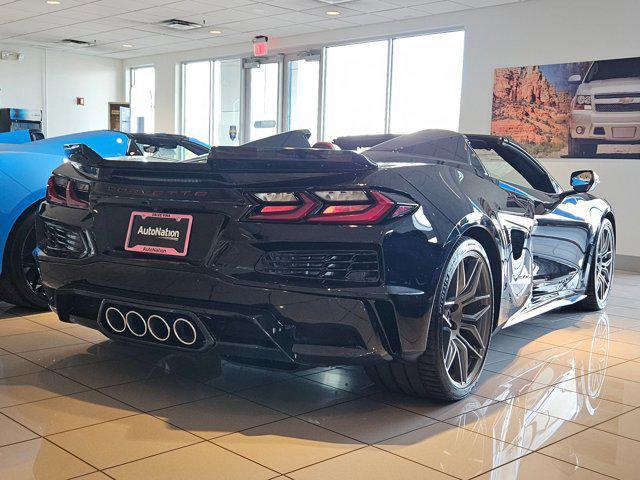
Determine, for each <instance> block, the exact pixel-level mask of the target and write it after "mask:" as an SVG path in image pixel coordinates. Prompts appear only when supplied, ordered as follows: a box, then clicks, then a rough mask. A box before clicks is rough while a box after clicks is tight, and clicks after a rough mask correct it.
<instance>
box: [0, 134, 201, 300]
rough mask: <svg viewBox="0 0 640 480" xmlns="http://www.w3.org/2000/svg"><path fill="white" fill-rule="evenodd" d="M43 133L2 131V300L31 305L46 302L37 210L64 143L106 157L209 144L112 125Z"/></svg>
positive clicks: (188, 150)
mask: <svg viewBox="0 0 640 480" xmlns="http://www.w3.org/2000/svg"><path fill="white" fill-rule="evenodd" d="M38 138H42V137H41V136H39V135H38V134H37V133H35V132H33V131H28V130H24V131H18V132H9V133H0V258H1V259H2V263H1V264H0V300H4V301H6V302H9V303H12V304H15V305H21V306H26V307H31V308H34V307H35V308H46V307H47V301H46V298H45V296H44V293H43V292H42V285H41V283H40V274H39V271H38V268H37V264H36V261H35V258H34V256H33V251H34V249H35V247H36V237H35V229H34V219H35V213H36V210H37V208H38V205H39V204H40V202H42V200H44V198H45V192H46V186H47V181H48V179H49V177H50V176H51V172H52V171H53V169H54V168H56V167H57V166H59V165H60V164H61V163H63V162H64V161H65V158H64V146H65V145H68V144H75V143H83V144H86V145H89V146H90V147H91V148H92V149H94V150H95V151H96V152H98V153H99V154H100V155H101V156H103V157H111V158H113V157H125V156H148V157H153V158H154V160H156V161H157V160H162V159H166V160H173V161H175V160H186V159H188V158H191V157H195V156H198V155H203V154H205V153H207V152H208V151H209V149H210V147H209V145H207V144H204V143H202V142H200V141H198V140H195V139H193V138H188V137H184V136H180V135H170V134H129V133H123V132H117V131H110V130H100V131H95V132H85V133H78V134H73V135H65V136H61V137H55V138H50V139H47V140H39V139H38Z"/></svg>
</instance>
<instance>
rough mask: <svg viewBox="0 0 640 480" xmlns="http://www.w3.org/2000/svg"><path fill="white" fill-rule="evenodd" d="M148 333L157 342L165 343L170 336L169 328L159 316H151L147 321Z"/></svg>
mask: <svg viewBox="0 0 640 480" xmlns="http://www.w3.org/2000/svg"><path fill="white" fill-rule="evenodd" d="M147 326H148V327H149V333H150V334H151V336H152V337H153V338H155V339H156V340H158V341H159V342H166V341H167V340H169V337H170V336H171V327H169V324H168V323H167V321H166V320H165V319H164V318H162V317H161V316H160V315H151V316H150V317H149V319H148V320H147Z"/></svg>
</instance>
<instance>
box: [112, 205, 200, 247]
mask: <svg viewBox="0 0 640 480" xmlns="http://www.w3.org/2000/svg"><path fill="white" fill-rule="evenodd" d="M192 223H193V216H191V215H177V214H172V213H153V212H132V213H131V219H130V220H129V230H128V231H127V240H126V241H125V244H124V249H125V250H127V251H129V252H140V253H151V254H155V255H172V256H175V257H184V256H186V255H187V250H188V249H189V236H190V235H191V224H192Z"/></svg>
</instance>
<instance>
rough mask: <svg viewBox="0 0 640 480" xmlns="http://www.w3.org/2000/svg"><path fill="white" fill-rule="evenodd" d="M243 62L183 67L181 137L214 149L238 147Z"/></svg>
mask: <svg viewBox="0 0 640 480" xmlns="http://www.w3.org/2000/svg"><path fill="white" fill-rule="evenodd" d="M240 64H241V62H240V60H237V59H236V60H220V61H218V60H216V61H213V60H205V61H199V62H189V63H184V64H183V65H182V133H183V134H184V135H187V136H189V137H193V138H197V139H198V140H201V141H203V142H208V143H210V144H212V145H238V143H239V138H238V137H239V129H240V105H241V92H242V71H241V67H240Z"/></svg>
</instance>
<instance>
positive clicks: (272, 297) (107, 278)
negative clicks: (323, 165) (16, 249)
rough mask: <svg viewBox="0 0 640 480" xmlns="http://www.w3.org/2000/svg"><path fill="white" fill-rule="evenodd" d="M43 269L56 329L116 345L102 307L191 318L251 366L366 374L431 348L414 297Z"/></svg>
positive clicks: (58, 264)
mask: <svg viewBox="0 0 640 480" xmlns="http://www.w3.org/2000/svg"><path fill="white" fill-rule="evenodd" d="M39 262H40V268H41V271H42V274H43V279H44V284H45V287H46V289H47V291H48V292H49V294H50V297H51V303H52V305H54V306H55V308H56V311H57V313H58V315H59V317H60V319H61V320H62V321H66V322H74V323H80V324H83V325H85V326H88V327H91V328H96V329H99V330H101V331H102V332H103V333H105V334H106V335H107V336H109V337H112V338H122V337H120V336H119V335H118V334H114V333H113V332H110V331H108V329H106V328H105V326H104V325H103V324H102V323H101V321H100V320H101V318H100V312H101V308H102V306H103V304H104V302H118V303H119V304H122V305H129V306H131V307H140V308H144V309H147V310H148V311H153V310H154V309H158V310H171V309H173V310H180V311H184V312H188V313H189V314H191V315H193V316H195V317H196V318H197V321H198V322H199V324H200V325H202V326H203V328H204V329H206V332H207V335H209V336H210V339H211V341H210V342H208V343H207V345H206V346H205V348H206V349H211V350H215V351H217V352H218V353H220V354H221V355H227V356H233V357H241V358H250V359H254V360H272V361H286V362H292V363H300V364H306V365H346V364H369V363H376V362H380V361H384V360H390V359H392V358H405V359H412V358H415V357H416V356H417V355H419V354H421V353H422V352H424V349H425V346H426V335H427V329H428V324H429V321H428V319H429V318H430V312H431V300H432V299H431V296H430V295H428V294H426V293H424V292H422V291H417V290H413V289H409V288H397V287H395V288H393V287H384V286H377V287H368V288H366V289H335V288H334V289H320V288H315V289H304V288H302V287H301V288H297V289H293V288H291V287H285V286H280V287H279V288H278V287H276V286H274V285H269V286H265V285H263V286H258V285H243V284H238V283H231V282H228V281H223V280H220V279H218V278H215V277H214V276H212V275H211V273H210V272H202V273H196V272H186V271H179V270H173V269H160V268H151V267H145V266H139V265H131V264H127V263H119V262H113V261H100V260H97V259H93V260H89V259H87V260H81V261H78V260H73V261H71V260H63V259H58V258H51V257H47V256H46V255H45V254H43V253H42V252H41V253H40V256H39ZM114 286H117V288H114ZM129 340H131V338H129ZM134 340H137V339H134ZM156 343H157V342H156ZM164 346H165V347H166V348H173V347H172V346H168V345H164Z"/></svg>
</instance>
